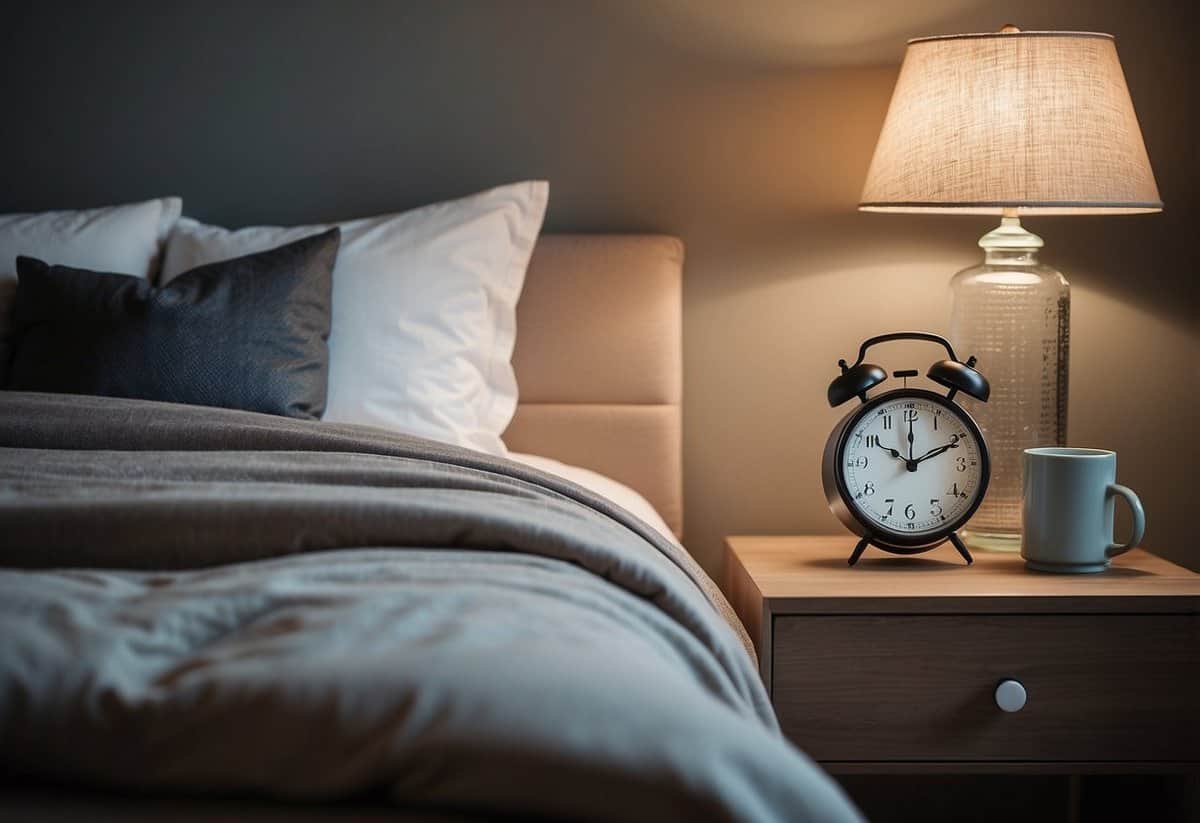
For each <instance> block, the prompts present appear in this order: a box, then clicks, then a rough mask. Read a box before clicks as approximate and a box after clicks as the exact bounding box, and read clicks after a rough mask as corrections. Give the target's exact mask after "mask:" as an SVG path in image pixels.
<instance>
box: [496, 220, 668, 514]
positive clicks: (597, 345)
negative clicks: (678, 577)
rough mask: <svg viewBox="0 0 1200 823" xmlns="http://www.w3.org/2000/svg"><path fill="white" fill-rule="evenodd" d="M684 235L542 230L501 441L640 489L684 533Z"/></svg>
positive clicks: (524, 300) (520, 320)
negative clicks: (513, 409)
mask: <svg viewBox="0 0 1200 823" xmlns="http://www.w3.org/2000/svg"><path fill="white" fill-rule="evenodd" d="M682 269H683V244H682V243H681V242H680V241H679V240H678V239H676V238H674V237H664V236H659V235H568V234H559V235H554V234H551V235H544V236H542V238H541V239H540V240H539V241H538V245H537V248H536V249H535V251H534V253H533V260H532V261H531V262H530V264H529V274H528V276H527V277H526V280H525V290H524V292H523V293H522V295H521V302H520V305H519V306H518V309H517V346H516V352H515V354H514V356H513V365H514V368H515V369H516V372H517V382H518V384H519V386H520V393H521V402H520V405H519V406H518V407H517V413H516V417H515V418H514V419H513V422H512V424H511V425H510V426H509V427H508V431H507V432H506V433H505V435H504V440H505V442H506V443H507V444H508V447H509V448H510V449H512V450H513V451H517V452H527V453H531V454H541V455H545V456H546V457H552V458H554V459H556V460H560V461H562V462H564V463H572V464H574V465H577V466H583V467H585V468H589V469H592V470H593V471H598V472H601V473H602V474H606V475H608V476H609V477H612V478H613V479H615V480H619V481H621V482H622V483H624V484H625V485H627V486H630V487H632V488H634V489H636V490H637V491H639V492H640V493H641V494H642V496H644V497H645V498H646V499H647V500H649V501H650V502H651V503H652V504H653V505H654V507H655V508H656V509H657V510H658V511H659V513H660V514H661V515H662V516H663V519H664V520H665V521H666V522H667V525H669V526H670V527H671V529H672V530H673V531H674V532H675V534H676V535H680V536H682V532H683V478H682V456H681V446H682V444H681V436H682V426H681V416H680V400H681V397H682V386H683V378H682V373H681V372H682V319H681V310H682V308H681V292H682V283H681V278H682Z"/></svg>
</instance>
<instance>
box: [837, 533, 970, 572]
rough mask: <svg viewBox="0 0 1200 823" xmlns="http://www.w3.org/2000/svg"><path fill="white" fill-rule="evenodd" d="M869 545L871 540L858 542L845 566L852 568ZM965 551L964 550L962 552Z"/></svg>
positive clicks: (865, 539) (866, 539)
mask: <svg viewBox="0 0 1200 823" xmlns="http://www.w3.org/2000/svg"><path fill="white" fill-rule="evenodd" d="M869 545H871V540H870V539H869V538H866V537H864V538H863V539H862V540H859V541H858V545H857V546H855V547H854V551H852V552H850V559H849V560H847V561H846V565H847V566H853V565H854V564H855V563H857V562H858V558H860V557H862V553H863V552H864V551H866V548H867V546H869ZM964 551H965V550H964Z"/></svg>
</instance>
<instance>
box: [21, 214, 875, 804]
mask: <svg viewBox="0 0 1200 823" xmlns="http://www.w3.org/2000/svg"><path fill="white" fill-rule="evenodd" d="M682 255H683V250H682V246H681V244H680V243H679V242H678V241H677V240H675V239H673V238H668V237H655V236H582V235H576V236H565V235H559V236H555V235H548V236H544V237H542V238H541V240H540V241H539V243H538V246H537V249H536V251H535V253H534V257H533V261H532V263H531V264H530V268H529V274H528V277H527V280H526V284H525V290H524V294H523V296H522V299H521V303H520V307H519V309H518V323H519V328H520V333H519V335H518V338H517V340H518V342H517V348H516V353H515V355H514V361H513V362H514V366H515V368H516V371H517V375H518V378H519V382H520V387H521V401H520V405H519V406H518V409H517V413H516V415H515V418H514V419H513V421H512V424H511V426H510V427H509V429H508V431H507V432H506V434H505V440H506V442H507V443H508V445H509V447H510V448H511V449H512V450H513V452H515V453H517V454H518V455H532V456H533V457H529V458H519V457H518V458H517V459H506V458H502V457H494V456H489V455H485V454H481V453H479V452H476V451H471V450H467V449H463V448H458V447H454V446H449V445H443V444H438V443H434V442H432V441H429V440H423V439H420V438H415V437H408V436H405V435H400V434H396V433H392V432H384V431H381V430H378V429H372V428H370V427H364V426H355V425H348V424H338V423H328V422H308V421H298V420H290V419H285V418H279V417H272V416H267V415H262V414H255V413H250V412H243V411H233V410H223V409H212V408H201V407H195V406H186V405H177V404H165V403H154V402H150V401H140V400H126V399H118V398H101V397H84V396H77V395H58V394H46V393H38V392H4V393H0V566H3V567H4V568H3V570H0V636H2V637H3V644H4V645H3V650H2V651H0V761H2V763H3V770H4V773H5V774H6V775H7V780H6V791H5V793H4V795H3V798H2V799H0V816H4V817H6V818H7V819H22V818H23V817H28V816H30V815H31V814H33V813H35V812H37V813H40V814H50V813H54V814H57V815H58V819H87V820H105V819H159V818H162V817H165V816H171V817H172V818H173V819H181V820H201V819H204V820H208V819H246V818H250V817H253V818H255V819H258V818H261V819H288V820H295V819H329V818H337V819H341V818H343V817H352V818H353V819H375V818H376V817H379V818H380V819H382V818H383V817H384V816H386V817H387V819H396V818H397V817H401V818H402V819H414V820H424V819H430V820H432V819H454V820H467V819H472V820H473V819H498V818H509V819H573V820H669V819H689V820H699V819H705V820H722V819H725V820H831V821H837V820H853V819H857V813H856V812H855V811H854V809H853V807H852V806H851V805H850V803H849V802H848V801H847V800H846V799H845V797H844V795H842V793H841V792H840V790H839V789H838V788H837V787H836V785H835V784H834V783H832V781H830V780H829V779H828V778H827V777H826V776H825V775H824V774H823V773H822V772H821V771H820V770H819V769H818V768H817V767H816V766H815V765H813V764H812V763H811V761H809V760H808V759H807V758H806V757H805V756H804V755H803V754H802V753H800V752H799V751H798V750H796V749H795V748H794V747H793V746H792V745H791V744H790V743H788V742H786V741H785V740H784V739H783V738H782V737H781V735H780V734H779V731H778V727H777V725H776V723H775V719H774V715H773V712H772V710H771V707H770V704H769V702H768V700H767V698H766V695H765V692H764V690H763V687H762V684H761V682H760V681H759V680H758V676H757V673H756V667H755V663H754V660H753V650H752V648H751V647H750V644H749V642H748V639H747V637H746V634H745V631H744V630H743V629H742V627H741V626H740V624H739V623H738V622H737V619H736V617H735V616H734V615H733V613H732V611H731V610H730V608H729V606H728V604H727V603H726V601H725V599H724V597H723V596H722V595H721V593H720V591H719V590H718V589H717V587H716V586H715V585H714V584H713V583H712V582H711V580H709V578H708V577H707V576H706V575H705V574H704V572H703V571H702V570H701V569H700V568H699V567H698V566H697V565H696V564H695V562H694V561H693V560H692V559H691V558H690V557H689V556H688V554H687V552H686V551H685V550H684V549H683V548H682V546H681V544H680V542H679V538H680V537H681V535H682V512H683V508H682V484H681V477H680V475H681V472H680V463H681V458H680V436H681V432H680V399H681V378H680V287H681V286H680V277H681V265H682ZM554 461H557V463H555V462H554ZM559 465H567V466H573V467H577V468H576V469H574V470H563V471H556V467H557V466H559ZM546 469H549V471H547V470H546ZM581 470H582V471H584V472H585V473H583V474H581V473H580V471H581ZM572 471H574V472H575V473H574V474H572ZM587 471H590V472H592V473H593V474H592V475H590V477H591V478H592V481H593V482H589V475H588V474H586V472H587ZM596 478H602V479H603V480H605V481H607V482H608V483H610V484H611V483H612V482H613V481H615V483H616V484H617V485H618V486H619V487H625V488H627V489H629V490H632V492H634V493H635V494H634V498H632V499H635V500H636V499H641V500H642V501H643V503H645V502H646V501H648V506H649V507H650V508H649V509H648V510H646V509H644V510H643V516H638V514H637V513H636V512H633V511H631V508H636V507H637V505H638V504H637V503H636V502H634V503H628V501H629V500H630V499H631V498H625V502H624V503H619V502H614V500H613V499H612V497H613V494H611V493H610V494H609V495H605V494H603V491H604V488H608V489H612V488H613V486H612V485H609V486H607V487H604V488H600V487H599V486H598V485H597V482H595V479H596ZM573 480H579V481H582V483H583V485H581V484H580V483H579V482H573ZM600 485H601V486H602V485H603V483H601V484H600ZM589 486H590V488H589ZM598 491H599V492H601V493H598ZM617 496H619V495H617ZM651 512H652V513H653V514H651ZM651 521H655V522H651ZM664 532H666V533H664Z"/></svg>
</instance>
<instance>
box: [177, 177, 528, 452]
mask: <svg viewBox="0 0 1200 823" xmlns="http://www.w3.org/2000/svg"><path fill="white" fill-rule="evenodd" d="M548 192H549V186H548V184H547V183H545V182H544V181H534V182H525V183H514V184H512V185H508V186H501V187H499V188H495V189H491V190H489V191H485V192H481V193H479V194H476V195H472V196H471V197H465V198H463V199H461V200H452V201H449V202H446V203H437V204H435V205H432V206H426V207H424V208H420V209H416V210H414V211H409V212H404V213H403V214H393V215H386V216H383V217H369V218H366V219H363V220H352V221H349V222H346V223H338V224H336V225H338V226H339V227H340V228H341V230H342V244H341V248H340V249H339V251H338V257H337V264H336V265H335V266H334V269H333V318H332V330H331V332H330V335H329V396H328V399H327V401H326V406H325V415H324V417H323V419H325V420H331V421H335V422H340V423H365V424H368V425H373V426H381V427H383V428H387V429H393V430H395V431H401V432H406V433H408V434H415V435H419V436H421V437H428V438H430V439H433V440H441V441H443V442H447V443H454V444H456V445H460V446H467V447H470V448H475V449H479V450H481V451H486V452H489V453H491V454H496V455H503V454H505V452H506V450H505V448H504V443H503V441H502V440H501V439H500V435H501V434H503V432H504V430H505V429H506V428H507V427H508V424H509V421H511V420H512V416H513V413H514V412H515V411H516V408H517V381H516V376H515V375H514V374H513V369H512V363H511V360H512V350H513V343H514V342H515V340H516V326H517V320H516V306H517V299H518V298H519V297H520V294H521V286H522V285H523V284H524V282H525V267H526V266H527V265H528V263H529V256H530V254H531V253H532V252H533V246H534V243H535V242H536V241H537V236H538V232H539V230H540V229H541V225H542V217H543V216H544V214H545V211H546V200H547V197H548ZM331 225H332V224H331ZM325 228H328V226H326V225H321V226H295V227H290V228H276V227H266V226H259V227H253V228H245V229H239V230H238V231H230V230H228V229H223V228H219V227H217V226H206V225H203V224H201V223H198V222H196V221H195V220H190V219H187V218H184V219H182V220H180V221H179V222H178V223H177V224H176V226H175V229H174V231H173V232H172V233H171V237H170V240H169V241H168V244H167V254H166V260H165V262H164V263H163V277H162V282H163V283H166V282H168V281H170V280H171V279H172V278H173V277H176V276H178V275H179V274H180V273H182V272H185V271H187V270H189V269H192V268H195V267H196V266H199V265H203V264H205V263H212V262H215V261H218V260H225V259H228V258H231V257H238V256H241V255H244V254H251V253H254V252H258V251H263V250H265V249H269V248H273V247H275V246H279V245H282V244H284V243H287V242H290V241H292V240H296V239H299V238H301V237H305V236H307V235H310V234H313V233H315V232H318V231H321V230H323V229H325Z"/></svg>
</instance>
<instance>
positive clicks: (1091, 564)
mask: <svg viewBox="0 0 1200 823" xmlns="http://www.w3.org/2000/svg"><path fill="white" fill-rule="evenodd" d="M1022 491H1023V493H1022V499H1021V514H1022V519H1021V556H1022V557H1024V558H1025V565H1026V567H1028V568H1030V569H1035V570H1037V571H1042V572H1060V573H1066V574H1086V573H1089V572H1102V571H1104V570H1105V569H1106V568H1108V561H1109V559H1111V558H1113V557H1116V556H1117V555H1118V554H1122V553H1123V552H1127V551H1129V550H1130V549H1133V548H1136V547H1137V545H1138V544H1139V543H1141V542H1142V536H1143V535H1144V534H1145V532H1146V512H1145V511H1144V510H1143V509H1142V501H1141V500H1139V499H1138V496H1137V495H1136V494H1134V492H1133V490H1132V489H1130V488H1128V487H1127V486H1121V485H1118V483H1117V454H1116V452H1110V451H1105V450H1103V449H1069V448H1061V447H1057V446H1052V447H1045V448H1038V449H1026V450H1025V475H1024V482H1023V489H1022ZM1115 497H1123V498H1125V502H1126V503H1128V504H1129V508H1130V509H1131V510H1132V511H1133V534H1132V535H1131V536H1130V538H1129V540H1128V541H1127V542H1125V543H1114V542H1113V499H1114V498H1115Z"/></svg>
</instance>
